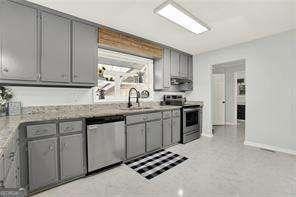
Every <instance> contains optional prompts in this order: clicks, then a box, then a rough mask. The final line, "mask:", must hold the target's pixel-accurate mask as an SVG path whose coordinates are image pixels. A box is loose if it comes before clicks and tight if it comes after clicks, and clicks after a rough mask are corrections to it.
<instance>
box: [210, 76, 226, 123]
mask: <svg viewBox="0 0 296 197" xmlns="http://www.w3.org/2000/svg"><path fill="white" fill-rule="evenodd" d="M212 124H213V125H224V124H225V75H224V74H213V75H212Z"/></svg>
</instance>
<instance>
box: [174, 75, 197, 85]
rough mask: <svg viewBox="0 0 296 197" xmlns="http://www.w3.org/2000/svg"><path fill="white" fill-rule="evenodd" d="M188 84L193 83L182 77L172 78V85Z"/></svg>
mask: <svg viewBox="0 0 296 197" xmlns="http://www.w3.org/2000/svg"><path fill="white" fill-rule="evenodd" d="M187 83H192V81H191V80H190V79H187V78H181V77H172V78H171V85H182V84H187Z"/></svg>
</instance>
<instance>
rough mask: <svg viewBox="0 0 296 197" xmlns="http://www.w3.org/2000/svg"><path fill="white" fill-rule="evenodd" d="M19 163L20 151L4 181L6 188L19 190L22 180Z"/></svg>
mask: <svg viewBox="0 0 296 197" xmlns="http://www.w3.org/2000/svg"><path fill="white" fill-rule="evenodd" d="M18 162H19V155H18V151H16V152H15V155H14V159H13V162H12V164H11V166H10V167H9V171H8V174H7V176H6V177H5V179H4V187H5V188H18V186H19V180H20V177H19V165H18Z"/></svg>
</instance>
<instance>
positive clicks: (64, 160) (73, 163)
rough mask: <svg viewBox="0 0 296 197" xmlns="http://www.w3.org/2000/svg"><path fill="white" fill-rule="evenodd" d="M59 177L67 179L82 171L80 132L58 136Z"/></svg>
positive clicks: (81, 140) (78, 174) (81, 139)
mask: <svg viewBox="0 0 296 197" xmlns="http://www.w3.org/2000/svg"><path fill="white" fill-rule="evenodd" d="M60 157H61V159H60V161H61V179H62V180H64V179H69V178H73V177H77V176H80V175H82V174H83V173H84V165H83V163H84V162H83V161H84V157H83V137H82V134H75V135H68V136H62V137H61V138H60Z"/></svg>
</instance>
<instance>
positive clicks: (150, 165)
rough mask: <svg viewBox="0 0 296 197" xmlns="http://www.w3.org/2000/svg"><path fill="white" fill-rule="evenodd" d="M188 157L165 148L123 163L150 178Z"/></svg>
mask: <svg viewBox="0 0 296 197" xmlns="http://www.w3.org/2000/svg"><path fill="white" fill-rule="evenodd" d="M187 159H188V158H186V157H182V156H180V155H178V154H175V153H172V152H170V151H166V150H159V151H157V152H154V153H151V154H148V155H145V156H143V157H139V158H136V159H134V160H131V161H128V162H126V163H125V164H126V165H127V166H129V167H130V168H132V169H133V170H135V171H136V172H138V173H139V174H141V175H142V176H144V177H145V178H146V179H152V178H154V177H156V176H158V175H160V174H162V173H164V172H165V171H167V170H169V169H171V168H172V167H175V166H177V165H178V164H180V163H182V162H183V161H186V160H187Z"/></svg>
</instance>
